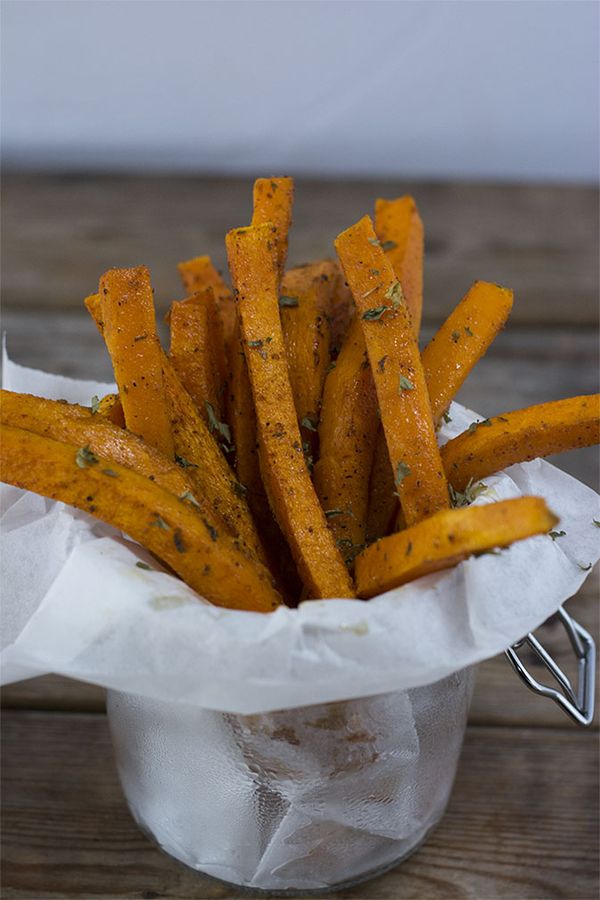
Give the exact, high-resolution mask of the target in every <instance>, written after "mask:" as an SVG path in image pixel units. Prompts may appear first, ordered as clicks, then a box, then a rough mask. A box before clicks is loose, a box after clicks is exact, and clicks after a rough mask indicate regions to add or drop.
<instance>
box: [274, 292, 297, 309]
mask: <svg viewBox="0 0 600 900" xmlns="http://www.w3.org/2000/svg"><path fill="white" fill-rule="evenodd" d="M298 303H299V301H298V298H297V297H288V296H286V295H285V294H282V295H281V297H280V298H279V305H280V306H298Z"/></svg>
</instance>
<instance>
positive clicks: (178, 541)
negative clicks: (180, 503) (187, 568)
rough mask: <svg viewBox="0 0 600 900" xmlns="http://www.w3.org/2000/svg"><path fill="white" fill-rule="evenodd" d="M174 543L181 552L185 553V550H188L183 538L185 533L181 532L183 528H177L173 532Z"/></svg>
mask: <svg viewBox="0 0 600 900" xmlns="http://www.w3.org/2000/svg"><path fill="white" fill-rule="evenodd" d="M173 543H174V544H175V548H176V549H177V551H178V552H179V553H185V551H186V550H187V547H186V546H185V541H184V540H183V534H182V533H181V528H176V529H175V531H174V532H173Z"/></svg>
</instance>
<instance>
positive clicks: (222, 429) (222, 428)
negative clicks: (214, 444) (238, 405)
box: [204, 400, 231, 450]
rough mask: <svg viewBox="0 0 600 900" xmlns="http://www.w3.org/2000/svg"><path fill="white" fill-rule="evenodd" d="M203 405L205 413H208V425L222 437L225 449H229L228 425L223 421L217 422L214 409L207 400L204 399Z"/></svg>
mask: <svg viewBox="0 0 600 900" xmlns="http://www.w3.org/2000/svg"><path fill="white" fill-rule="evenodd" d="M204 405H205V406H206V414H207V415H208V427H209V428H210V430H211V431H212V432H213V433H216V434H218V435H219V436H220V438H222V440H223V443H224V444H225V445H226V449H228V450H230V449H231V431H230V429H229V425H227V424H226V423H225V422H219V420H218V419H217V417H216V415H215V411H214V409H213V406H212V404H211V403H209V402H208V400H205V401H204Z"/></svg>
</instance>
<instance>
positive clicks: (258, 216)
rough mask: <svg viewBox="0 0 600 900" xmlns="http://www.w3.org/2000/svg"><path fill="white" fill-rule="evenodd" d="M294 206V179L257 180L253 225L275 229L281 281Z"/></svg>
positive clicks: (255, 183)
mask: <svg viewBox="0 0 600 900" xmlns="http://www.w3.org/2000/svg"><path fill="white" fill-rule="evenodd" d="M293 205H294V179H293V178H257V179H256V181H255V182H254V192H253V213H252V225H265V224H267V223H268V224H270V225H271V226H272V228H273V229H274V231H273V235H274V237H275V239H276V241H275V243H276V248H277V249H276V253H277V266H278V271H279V279H280V280H281V278H282V276H283V271H284V269H285V261H286V259H287V251H288V232H289V230H290V226H291V224H292V207H293Z"/></svg>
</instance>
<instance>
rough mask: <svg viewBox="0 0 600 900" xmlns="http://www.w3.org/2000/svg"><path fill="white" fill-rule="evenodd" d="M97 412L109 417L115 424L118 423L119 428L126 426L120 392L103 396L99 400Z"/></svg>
mask: <svg viewBox="0 0 600 900" xmlns="http://www.w3.org/2000/svg"><path fill="white" fill-rule="evenodd" d="M97 412H98V414H99V415H101V416H106V418H107V419H110V421H111V422H112V423H113V424H114V425H118V426H119V428H125V416H124V414H123V407H122V405H121V398H120V397H119V395H118V394H106V396H105V397H101V398H100V400H99V401H98V409H97Z"/></svg>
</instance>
